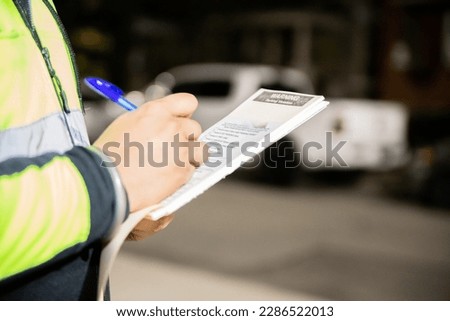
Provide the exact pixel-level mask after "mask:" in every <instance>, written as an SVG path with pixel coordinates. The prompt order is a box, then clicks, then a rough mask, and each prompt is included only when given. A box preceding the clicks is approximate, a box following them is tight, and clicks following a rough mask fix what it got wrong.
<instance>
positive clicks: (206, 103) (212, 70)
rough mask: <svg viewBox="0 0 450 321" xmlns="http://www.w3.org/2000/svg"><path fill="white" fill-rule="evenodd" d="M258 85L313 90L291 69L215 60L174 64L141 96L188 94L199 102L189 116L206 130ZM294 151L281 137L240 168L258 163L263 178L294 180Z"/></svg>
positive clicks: (304, 76) (296, 162)
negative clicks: (201, 62) (206, 62)
mask: <svg viewBox="0 0 450 321" xmlns="http://www.w3.org/2000/svg"><path fill="white" fill-rule="evenodd" d="M259 88H267V89H276V90H286V91H294V92H302V93H309V94H312V93H313V91H314V89H313V85H312V81H311V79H310V78H309V77H308V75H307V74H305V73H304V72H302V71H301V70H298V69H295V68H289V67H281V66H270V65H256V64H230V63H222V64H220V63H215V64H192V65H184V66H178V67H175V68H173V69H170V70H168V71H167V72H164V73H161V74H160V75H158V76H157V77H156V78H155V81H154V82H153V83H152V84H150V85H149V86H148V88H147V89H146V90H145V98H146V100H151V99H156V98H159V97H162V96H165V95H167V94H170V93H177V92H189V93H192V94H194V95H195V96H196V97H197V98H198V101H199V108H198V109H197V110H196V112H195V113H194V115H193V116H192V117H193V118H194V119H196V120H197V121H198V122H199V123H200V124H201V125H202V128H203V129H207V128H209V127H210V126H212V125H213V124H215V123H216V122H217V121H218V120H219V119H221V118H223V117H225V116H226V115H228V114H229V113H230V112H231V111H232V110H233V109H234V108H235V107H237V106H238V105H239V104H240V103H241V102H243V101H244V100H246V99H247V98H248V97H249V96H250V95H252V94H253V93H254V92H256V91H257V90H258V89H259ZM296 150H297V146H295V141H294V140H292V139H291V138H290V137H285V138H284V139H282V140H280V141H278V142H277V143H275V144H274V145H272V146H270V147H269V148H268V149H266V150H265V151H264V152H263V153H262V155H259V156H258V157H257V158H255V159H254V161H253V162H250V163H248V164H246V165H244V167H247V168H253V167H255V164H260V166H258V169H259V171H258V172H257V173H258V174H259V175H260V176H261V177H262V178H263V179H264V180H270V181H271V182H273V183H278V184H287V183H291V182H293V181H295V173H296V172H297V171H298V167H299V165H300V160H299V157H298V155H297V153H296V152H295V151H296ZM263 164H264V165H263ZM286 165H287V166H286Z"/></svg>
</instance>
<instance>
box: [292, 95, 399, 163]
mask: <svg viewBox="0 0 450 321" xmlns="http://www.w3.org/2000/svg"><path fill="white" fill-rule="evenodd" d="M328 100H329V101H330V105H329V107H328V108H327V109H325V110H324V111H323V112H321V113H319V114H318V115H317V116H315V117H314V118H313V119H311V120H310V121H308V122H306V123H305V124H303V125H302V126H300V127H299V128H298V129H297V130H295V131H294V132H293V133H292V137H293V138H294V139H295V140H296V141H299V142H302V143H301V144H300V145H304V144H306V143H308V142H315V143H319V145H321V146H325V148H310V149H308V154H307V155H306V156H308V158H309V160H310V162H313V163H314V165H316V166H310V167H309V169H311V170H317V169H320V170H324V169H343V170H378V171H379V170H383V171H384V170H391V169H395V168H399V167H401V166H403V165H405V164H406V162H407V160H408V139H407V138H408V137H407V136H408V113H407V109H406V107H405V106H404V105H403V104H401V103H397V102H392V101H380V100H369V99H348V98H339V99H328ZM317 146H318V145H317ZM332 149H335V153H334V154H332V153H331V152H330V151H331V150H332ZM336 154H338V155H336ZM316 160H321V161H320V162H319V161H316Z"/></svg>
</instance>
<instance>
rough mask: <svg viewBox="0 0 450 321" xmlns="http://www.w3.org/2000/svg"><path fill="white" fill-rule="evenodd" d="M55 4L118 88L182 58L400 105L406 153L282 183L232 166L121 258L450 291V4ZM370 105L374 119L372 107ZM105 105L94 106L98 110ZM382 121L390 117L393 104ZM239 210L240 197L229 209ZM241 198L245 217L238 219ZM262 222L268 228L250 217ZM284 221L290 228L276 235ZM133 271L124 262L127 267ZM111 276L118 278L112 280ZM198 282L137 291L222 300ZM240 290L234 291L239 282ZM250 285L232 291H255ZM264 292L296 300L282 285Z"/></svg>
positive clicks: (83, 66)
mask: <svg viewBox="0 0 450 321" xmlns="http://www.w3.org/2000/svg"><path fill="white" fill-rule="evenodd" d="M55 3H56V6H57V9H58V11H59V13H60V16H61V19H62V21H63V22H64V24H65V26H66V29H67V31H68V34H69V37H70V39H71V41H72V44H73V48H74V51H75V53H76V58H77V63H78V66H79V69H80V73H81V76H82V77H83V76H90V75H95V76H99V77H103V78H106V79H109V80H111V81H112V82H114V83H116V84H118V85H119V86H121V87H122V88H123V89H125V90H127V91H131V90H141V91H144V90H145V88H146V86H148V85H149V84H151V83H154V81H155V77H158V75H160V74H161V73H162V72H165V71H167V70H170V69H171V68H173V67H176V66H180V65H186V64H192V63H200V64H206V63H246V64H258V65H268V66H282V67H288V68H291V69H295V70H301V71H302V72H303V73H305V74H306V75H307V76H308V77H309V79H311V82H312V85H313V88H314V93H316V94H321V95H324V96H325V97H326V98H329V99H330V98H331V99H333V98H341V99H345V100H346V101H350V100H351V101H354V100H355V99H356V101H359V102H365V103H367V102H370V104H372V102H386V101H389V102H395V103H399V104H401V105H402V106H404V108H405V109H404V110H405V111H404V112H405V115H406V116H405V117H406V121H407V124H406V125H405V128H406V133H405V135H406V137H405V140H406V142H405V145H406V152H405V154H404V156H402V157H403V158H404V162H403V163H402V165H401V166H397V167H395V168H389V169H387V168H385V167H383V166H381V167H379V168H373V167H372V168H364V166H362V167H358V166H356V169H355V170H348V171H326V172H324V173H316V174H315V175H305V176H302V177H300V178H298V177H297V176H295V175H294V176H293V175H292V173H289V174H288V175H289V177H291V178H292V177H295V178H296V179H297V178H298V180H297V181H296V183H295V184H292V179H291V180H290V183H291V184H290V185H289V186H288V187H289V189H286V186H282V187H281V186H279V185H276V186H270V187H267V186H265V185H253V184H250V185H248V184H249V180H248V179H247V177H246V175H243V177H244V179H242V180H238V181H234V182H233V181H232V182H227V183H225V185H220V184H219V186H217V187H215V188H216V189H215V190H214V191H215V192H208V193H211V194H208V193H207V194H206V195H205V196H203V197H201V198H200V199H199V200H196V201H194V202H193V204H190V205H189V206H188V207H187V209H183V210H182V211H188V212H193V213H186V214H184V213H182V214H180V218H179V219H177V220H178V221H179V224H178V225H175V226H174V228H173V229H170V228H169V229H168V231H167V232H166V231H165V232H164V233H161V234H162V235H161V236H160V235H157V236H155V237H154V238H151V240H149V241H148V242H144V243H140V245H138V246H136V245H132V246H127V247H126V253H135V254H136V253H137V254H139V255H144V257H151V258H152V259H155V260H156V258H158V259H162V260H163V262H171V264H172V263H174V264H177V265H178V264H179V265H181V266H191V267H192V266H193V267H195V268H200V269H206V270H208V271H214V272H218V273H219V274H221V275H222V274H224V275H228V276H230V277H238V278H242V279H239V280H240V281H239V282H237V283H240V282H244V281H242V280H244V279H245V280H248V279H251V280H252V281H257V282H263V283H265V284H270V285H271V286H275V287H276V288H277V289H278V288H281V289H289V290H290V291H300V292H302V293H306V294H307V295H312V296H314V297H320V298H333V299H425V300H427V299H445V300H448V299H449V298H450V281H449V280H450V213H449V209H450V3H449V1H444V0H442V1H440V0H381V1H375V0H374V1H369V0H360V1H358V0H314V1H309V0H308V1H299V0H292V1H288V0H277V1H254V0H227V1H223V0H185V1H181V2H180V1H173V0H166V1H158V2H156V1H153V0H131V1H119V0H108V1H107V0H64V1H63V0H55ZM85 94H86V97H87V99H94V98H93V96H92V95H91V94H90V93H88V92H85ZM361 104H362V105H363V103H361ZM332 105H333V104H331V105H330V106H332ZM362 105H361V106H362ZM377 106H378V105H377ZM108 108H109V107H108ZM344 109H345V108H344ZM362 110H363V107H361V111H362ZM378 112H379V113H383V112H382V109H379V110H378ZM94 114H95V110H94ZM352 114H353V115H354V119H345V117H344V118H342V119H343V120H342V119H336V121H335V125H333V128H334V129H335V130H336V133H338V132H339V131H342V123H343V124H344V132H345V126H346V125H347V123H346V122H348V123H350V124H349V127H351V126H350V125H351V123H353V122H358V119H361V121H362V119H363V118H359V116H358V114H357V113H354V112H352ZM88 115H89V111H88ZM103 115H105V114H104V112H101V113H98V114H97V116H96V117H100V118H102V117H103ZM381 116H383V115H381ZM384 116H385V117H387V118H389V117H390V114H389V115H388V114H385V115H384ZM364 119H366V120H365V121H367V123H363V124H362V125H361V124H360V125H361V126H360V127H359V128H360V129H359V131H355V132H353V136H352V137H355V138H357V137H358V136H361V135H360V134H361V132H362V131H365V130H366V129H365V128H369V127H370V125H371V123H372V122H375V121H376V120H375V119H374V118H373V119H372V120H371V119H370V117H369V120H367V118H364ZM380 119H381V118H380ZM96 122H99V121H98V118H97V120H96ZM105 126H106V125H105ZM367 131H368V132H370V133H371V134H372V135H373V136H372V137H371V138H365V139H366V140H365V141H363V140H361V141H362V142H359V143H358V144H363V145H364V144H365V145H368V146H370V145H375V143H374V142H373V141H375V140H376V139H377V137H378V136H380V137H381V136H382V134H383V133H382V132H376V131H372V130H369V129H368V130H367ZM347 139H348V138H347ZM350 140H351V139H350ZM387 144H389V142H388V143H387ZM355 145H356V144H355ZM391 145H392V144H391ZM360 147H361V146H359V147H358V148H360ZM361 148H362V147H361ZM383 148H385V150H382V152H383V153H384V154H383V155H384V156H383V157H389V155H390V153H391V152H390V151H388V148H387V147H383ZM361 150H364V149H360V151H361ZM361 153H363V152H361ZM360 155H363V154H360ZM386 155H387V156H386ZM358 157H359V156H358ZM361 174H363V175H361ZM276 175H279V173H277V174H276ZM296 175H297V174H296ZM250 176H253V175H250ZM277 177H279V176H277ZM355 177H357V178H358V179H354V178H355ZM265 183H267V182H265ZM227 184H228V185H227ZM229 184H231V187H230V185H229ZM233 184H236V186H235V185H233ZM237 190H238V191H239V193H240V194H239V196H240V197H241V198H242V199H245V198H247V199H249V200H253V202H254V203H252V206H251V209H248V208H247V207H248V204H246V205H245V202H244V201H242V202H241V203H239V202H240V201H239V199H240V198H239V197H238V195H236V194H233V191H237ZM214 193H215V194H214ZM255 193H256V194H255ZM207 195H210V196H209V199H208V196H207ZM257 195H260V197H262V198H264V199H265V200H268V199H271V197H273V199H274V201H273V202H272V203H270V204H268V203H267V204H265V203H264V202H262V203H261V204H264V206H263V205H261V204H259V202H260V201H259V200H260V199H259V200H258V196H257ZM224 197H226V198H229V199H233V200H234V201H233V202H230V204H222V205H221V210H220V211H219V212H223V215H229V216H230V220H225V221H222V220H218V219H217V218H216V219H214V213H207V212H209V211H211V208H215V207H217V206H218V205H217V203H209V202H214V200H216V201H217V202H220V200H221V199H223V198H224ZM276 202H279V203H276ZM235 204H240V207H237V208H233V206H234V205H235ZM275 204H276V205H275ZM284 204H286V207H285V208H284ZM259 205H261V206H259ZM226 206H229V207H230V208H227V207H226ZM280 207H283V209H284V211H285V212H286V213H284V214H285V215H283V219H282V220H281V223H279V222H277V221H271V219H272V214H273V213H269V212H267V209H271V208H272V209H275V208H280ZM244 208H245V211H248V216H246V219H240V216H241V215H243V214H242V213H240V211H243V209H244ZM199 211H200V212H199ZM275 211H276V210H275ZM197 212H199V213H197ZM194 213H197V216H195V215H194ZM252 213H253V214H252ZM336 213H338V214H339V215H340V216H339V215H338V217H336V216H335V215H336ZM207 214H209V216H207ZM252 215H253V216H252ZM278 215H282V214H278ZM259 217H262V218H264V220H265V221H264V222H266V224H268V223H267V222H272V223H273V224H274V225H275V228H274V227H273V226H266V225H264V224H265V223H261V222H259ZM339 217H340V218H342V219H339ZM250 218H252V219H250ZM288 218H289V219H288ZM233 219H235V220H237V221H240V223H241V225H240V227H239V226H238V227H236V226H235V225H233V224H231V223H232V222H233ZM177 220H176V221H177ZM196 220H197V221H196ZM246 220H248V221H246ZM193 222H196V223H193ZM283 222H284V223H285V225H283ZM218 224H220V226H218ZM230 224H231V225H230ZM305 224H306V225H305ZM238 225H239V224H238ZM199 226H203V227H204V228H203V229H202V228H200V227H199ZM243 226H245V228H243ZM293 226H296V227H297V232H298V233H294V232H293V231H291V232H292V233H293V234H292V235H291V234H289V233H287V235H286V234H285V231H286V230H288V231H290V229H292V227H293ZM230 229H231V232H230ZM247 229H248V230H247ZM251 229H254V230H261V235H257V233H256V232H253V234H252V233H249V230H251ZM208 230H211V231H215V234H214V233H212V234H211V232H208ZM221 233H222V234H221ZM255 233H256V234H255ZM277 233H278V234H277ZM249 235H251V236H252V238H250V237H249ZM303 236H305V237H304V238H303ZM229 237H231V238H232V241H230V239H229ZM283 237H287V239H286V242H279V240H280V238H283ZM264 239H267V240H272V241H273V242H272V243H271V244H272V245H273V244H278V243H279V245H280V248H276V247H273V248H272V247H271V246H268V245H267V244H266V242H265V241H263V240H264ZM187 240H189V241H187ZM256 240H257V241H258V242H260V244H258V242H257V241H256ZM288 240H291V241H292V242H293V243H289V241H288ZM277 242H278V243H277ZM300 243H302V244H307V245H308V246H306V245H305V246H300V245H299V244H300ZM189 244H191V245H193V246H198V250H197V251H195V250H193V249H192V248H190V245H189ZM202 246H205V247H204V248H203V247H202ZM208 246H209V247H208ZM260 246H264V247H267V246H268V249H271V250H272V252H271V254H273V255H268V254H267V253H264V254H261V255H260V256H258V255H257V254H258V253H260V252H261V251H260ZM239 249H240V250H239ZM243 249H245V251H244V250H243ZM246 251H247V254H248V253H252V255H254V257H253V259H252V255H250V256H249V257H250V259H247V258H248V256H246V254H245V253H244V252H246ZM182 253H185V254H186V253H189V255H183V254H182ZM218 253H220V255H218ZM224 253H227V254H224ZM275 253H278V254H279V255H276V254H275ZM280 253H281V254H280ZM283 255H284V256H283ZM127 259H130V258H129V257H128V258H127ZM252 260H253V261H252ZM139 262H141V261H139ZM238 262H240V263H238ZM141 263H142V262H141ZM142 264H144V265H145V264H146V263H142ZM164 264H165V263H164ZM129 268H130V267H129V266H128V267H124V269H125V271H124V272H123V273H124V274H127V272H126V269H129ZM156 268H157V267H155V266H153V267H151V266H150V267H149V269H150V270H152V269H156ZM164 269H165V267H164V266H163V267H161V270H164ZM153 272H155V270H153ZM141 273H147V272H142V271H141ZM148 273H150V272H148ZM121 274H122V273H119V272H117V275H118V278H119V279H120V276H119V275H121ZM129 277H131V276H129ZM147 277H148V278H150V279H151V276H150V275H148V276H147ZM169 277H170V276H169ZM189 277H192V275H190V276H189ZM200 279H201V278H199V281H198V282H201V281H200ZM127 282H128V281H124V282H123V285H120V282H119V288H120V289H119V291H117V292H118V293H119V294H118V297H119V298H124V299H128V298H131V299H133V298H134V299H136V298H137V294H136V292H131V294H130V296H127V295H126V294H123V293H127V290H129V289H128V287H129V286H128V285H127V284H128V283H127ZM179 282H181V283H183V282H182V281H179ZM217 282H218V284H221V283H220V282H219V281H217ZM222 285H223V284H222ZM135 286H136V287H138V286H139V282H137V283H136V285H135ZM218 286H219V285H218ZM174 287H176V285H174ZM194 287H195V286H194ZM200 288H201V286H200ZM135 289H136V288H135ZM160 290H161V289H160ZM178 290H179V289H178ZM205 291H206V290H205ZM207 291H209V292H208V293H209V294H206V293H204V294H203V296H202V295H201V294H200V295H197V296H195V295H194V294H193V292H192V291H187V292H186V296H182V295H181V296H179V297H177V296H176V295H175V296H174V293H173V292H171V293H170V294H167V296H166V297H164V296H162V297H158V296H157V295H155V293H154V291H147V290H146V288H143V289H142V291H141V292H142V297H141V298H144V299H148V298H156V299H158V298H167V299H171V298H181V299H189V298H194V299H195V298H200V299H203V298H205V299H207V298H212V299H214V298H224V296H220V295H218V296H217V295H216V296H214V294H213V293H212V292H211V289H208V290H207ZM218 291H219V290H218ZM233 291H234V290H231V291H230V293H233ZM236 291H244V292H243V293H245V290H243V289H242V288H241V289H238V290H236ZM117 292H116V293H117ZM138 292H139V291H138ZM149 292H152V294H149ZM156 292H158V291H156ZM219 292H220V291H219ZM256 292H258V291H256ZM256 292H251V293H253V294H255V293H256ZM160 293H162V292H160ZM181 293H183V292H181ZM249 293H250V292H249ZM122 294H123V295H122ZM216 294H217V293H216ZM253 294H249V295H248V296H247V297H246V296H245V295H244V296H243V298H246V299H252V298H254V297H253V296H252V295H253ZM278 294H279V293H278V292H277V295H278ZM291 294H292V293H291ZM151 295H154V296H151ZM171 295H172V296H171ZM230 295H231V294H230ZM113 297H114V296H113ZM138 297H139V296H138ZM256 297H257V298H259V297H258V296H256ZM305 297H307V296H305ZM225 298H227V297H225ZM231 298H233V297H231ZM265 298H269V299H270V298H278V299H280V298H281V299H283V298H292V297H291V296H289V295H286V296H283V293H281V294H280V295H279V296H276V295H275V296H273V297H270V296H267V297H265Z"/></svg>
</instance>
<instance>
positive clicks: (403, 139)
mask: <svg viewBox="0 0 450 321" xmlns="http://www.w3.org/2000/svg"><path fill="white" fill-rule="evenodd" d="M261 87H263V88H268V89H279V90H287V91H295V92H302V93H309V94H313V93H314V89H313V85H312V81H311V80H310V78H309V77H308V76H307V75H306V74H305V73H304V72H302V71H300V70H297V69H294V68H289V67H279V66H267V65H250V64H192V65H184V66H179V67H175V68H172V69H170V70H168V71H166V72H163V73H161V74H159V75H158V76H157V77H156V78H155V80H154V81H153V82H152V83H151V84H149V85H148V86H147V87H146V88H145V89H144V90H143V92H140V91H134V92H131V93H129V94H127V98H128V99H130V100H131V101H133V102H135V103H136V104H137V105H139V104H142V103H143V102H144V101H148V100H153V99H157V98H160V97H163V96H166V95H168V94H170V93H176V92H190V93H192V94H194V95H195V96H196V97H197V98H198V100H199V108H198V109H197V111H196V112H195V113H194V115H193V118H194V119H196V120H197V121H199V123H200V124H201V125H202V127H203V129H206V128H208V127H210V126H211V125H213V124H214V123H215V122H217V121H218V120H219V119H221V118H222V117H224V116H226V115H227V114H228V113H229V112H231V111H232V110H233V109H234V108H235V107H237V106H238V105H239V104H240V103H241V102H242V101H244V100H245V99H247V98H248V97H249V96H250V95H252V94H253V93H254V92H255V91H256V90H257V89H259V88H261ZM327 100H329V101H330V105H329V107H328V108H326V109H325V110H324V111H322V112H321V113H319V114H318V115H317V116H315V117H314V118H313V119H311V120H309V121H308V122H306V123H305V124H303V125H302V126H300V127H299V128H297V129H296V130H294V131H292V132H291V133H290V134H289V135H288V136H287V137H285V138H283V139H282V140H280V141H278V142H277V143H275V144H274V145H272V146H270V147H269V148H267V149H266V150H265V151H264V152H263V153H262V154H261V155H258V157H256V158H255V160H254V161H253V162H250V163H249V164H246V165H245V167H247V168H253V167H255V164H259V166H258V167H257V169H258V170H257V171H256V172H255V171H253V172H252V177H259V178H261V179H263V180H265V181H270V182H273V183H278V184H289V183H292V182H294V181H295V180H296V179H297V175H298V173H299V172H300V170H299V168H301V169H302V170H303V172H305V171H306V172H308V173H310V174H311V175H313V177H315V178H325V180H327V179H328V180H329V179H331V180H333V181H334V182H336V180H338V181H339V180H341V181H342V182H344V183H346V182H351V181H353V180H354V177H358V176H359V173H361V172H364V171H387V170H392V169H396V168H400V167H402V166H404V165H405V164H406V162H407V161H408V158H409V155H408V142H407V127H408V113H407V109H406V108H405V106H403V105H402V104H399V103H396V102H391V101H376V100H369V99H343V98H342V99H329V98H328V97H327ZM86 107H87V114H86V122H87V125H88V131H89V136H90V138H91V141H93V140H95V139H96V137H97V136H98V134H99V133H100V132H101V131H102V130H103V129H104V128H105V127H106V126H107V125H108V124H109V123H110V122H111V121H112V120H113V119H114V118H115V117H117V116H118V115H120V114H121V113H124V112H125V111H124V110H123V109H121V108H120V107H118V106H115V105H114V104H113V103H111V102H108V101H105V100H100V101H91V102H87V103H86Z"/></svg>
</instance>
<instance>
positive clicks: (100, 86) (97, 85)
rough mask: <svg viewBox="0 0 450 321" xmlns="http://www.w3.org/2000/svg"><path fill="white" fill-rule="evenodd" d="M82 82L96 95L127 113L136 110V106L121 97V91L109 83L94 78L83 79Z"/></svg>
mask: <svg viewBox="0 0 450 321" xmlns="http://www.w3.org/2000/svg"><path fill="white" fill-rule="evenodd" d="M84 82H85V83H86V85H88V87H89V88H91V89H92V90H93V91H95V92H96V93H98V94H100V95H102V96H103V97H105V98H108V99H109V100H111V101H113V102H115V103H116V104H118V105H120V106H121V107H123V108H125V109H126V110H128V111H132V110H135V109H137V106H136V105H135V104H133V103H132V102H131V101H129V100H128V99H126V98H125V97H124V96H123V90H122V89H120V88H119V87H117V86H116V85H113V84H112V83H110V82H109V81H106V80H104V79H101V78H96V77H87V78H84Z"/></svg>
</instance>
